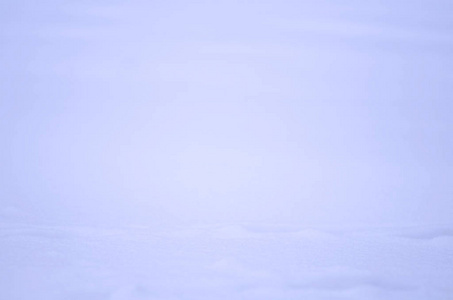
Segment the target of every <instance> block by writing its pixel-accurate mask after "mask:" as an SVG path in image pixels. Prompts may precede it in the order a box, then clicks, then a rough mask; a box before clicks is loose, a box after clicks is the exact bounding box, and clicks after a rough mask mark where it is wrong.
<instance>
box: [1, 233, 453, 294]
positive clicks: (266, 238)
mask: <svg viewBox="0 0 453 300" xmlns="http://www.w3.org/2000/svg"><path fill="white" fill-rule="evenodd" d="M0 245H1V248H0V270H2V271H1V272H0V276H1V277H0V299H8V300H22V299H23V300H26V299H27V300H28V299H46V300H53V299H55V300H63V299H65V300H76V299H80V300H82V299H83V300H90V299H92V300H101V299H109V300H133V299H150V300H151V299H153V300H157V299H178V300H185V299H194V300H195V299H197V300H201V299H230V300H233V299H244V300H246V299H282V300H283V299H285V300H286V299H326V300H327V299H395V300H396V299H398V300H403V299H408V300H416V299H451V297H452V296H453V285H452V278H453V226H450V227H448V226H442V227H440V226H438V227H405V228H362V229H360V230H359V229H351V228H343V229H341V230H340V229H338V228H336V229H335V230H332V229H329V228H322V229H314V228H299V227H296V226H282V225H274V226H271V225H269V224H263V225H260V224H240V225H215V226H214V225H212V226H207V225H206V226H198V227H196V226H192V227H185V228H173V229H171V230H170V229H169V230H165V231H163V230H161V231H156V230H152V229H150V228H146V227H135V228H119V229H102V228H89V227H86V228H84V227H44V226H40V227H37V226H25V225H24V226H19V225H3V226H2V227H1V229H0Z"/></svg>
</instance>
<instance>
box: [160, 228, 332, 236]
mask: <svg viewBox="0 0 453 300" xmlns="http://www.w3.org/2000/svg"><path fill="white" fill-rule="evenodd" d="M166 235H170V236H172V237H179V238H189V237H209V238H215V239H256V238H269V237H285V236H286V237H299V238H332V237H335V236H337V235H339V233H333V232H330V231H326V230H319V229H314V228H303V227H300V226H294V225H280V224H277V225H271V224H216V225H209V226H192V227H187V228H182V229H179V230H174V231H171V232H167V233H166Z"/></svg>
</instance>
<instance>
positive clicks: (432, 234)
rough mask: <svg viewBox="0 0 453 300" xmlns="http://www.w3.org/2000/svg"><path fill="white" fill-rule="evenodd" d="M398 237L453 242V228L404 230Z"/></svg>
mask: <svg viewBox="0 0 453 300" xmlns="http://www.w3.org/2000/svg"><path fill="white" fill-rule="evenodd" d="M399 236H400V237H404V238H410V239H417V240H434V239H452V241H453V228H451V227H440V228H432V227H416V228H410V229H406V230H404V231H403V232H402V233H401V234H399Z"/></svg>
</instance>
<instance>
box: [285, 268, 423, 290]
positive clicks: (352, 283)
mask: <svg viewBox="0 0 453 300" xmlns="http://www.w3.org/2000/svg"><path fill="white" fill-rule="evenodd" d="M363 287H372V288H375V289H381V290H386V291H405V290H411V289H414V287H413V286H409V285H407V284H403V283H401V282H398V281H396V280H391V279H388V278H383V277H380V276H377V275H374V274H372V273H368V272H364V271H360V270H357V269H353V268H349V267H333V268H330V269H324V270H318V271H317V272H313V273H308V274H305V275H304V276H303V277H300V278H297V279H294V278H293V279H290V280H288V288H292V289H313V290H325V291H340V290H350V289H357V288H363Z"/></svg>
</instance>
